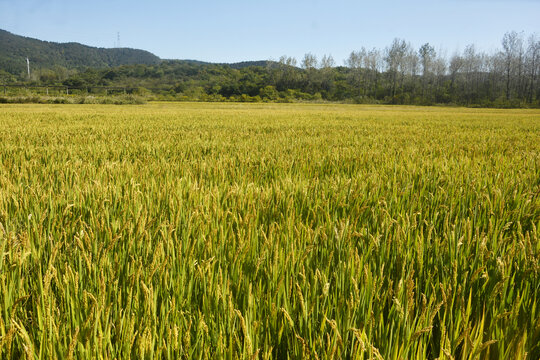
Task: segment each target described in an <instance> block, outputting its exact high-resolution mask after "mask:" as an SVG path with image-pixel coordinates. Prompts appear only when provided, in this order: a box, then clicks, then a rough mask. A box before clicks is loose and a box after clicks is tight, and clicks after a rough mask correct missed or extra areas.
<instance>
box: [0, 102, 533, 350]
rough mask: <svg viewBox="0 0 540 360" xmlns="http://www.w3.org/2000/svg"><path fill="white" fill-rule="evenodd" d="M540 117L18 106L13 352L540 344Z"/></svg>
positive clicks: (3, 337) (6, 178) (2, 212)
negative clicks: (539, 232)
mask: <svg viewBox="0 0 540 360" xmlns="http://www.w3.org/2000/svg"><path fill="white" fill-rule="evenodd" d="M539 227H540V112H539V111H538V110H480V109H462V108H420V107H418V108H417V107H378V106H377V107H375V106H372V107H369V106H352V105H298V104H297V105H285V104H281V105H279V104H272V105H271V104H258V105H253V104H252V105H241V104H202V103H201V104H187V103H186V104H160V103H153V104H148V105H142V106H107V105H1V106H0V358H2V359H19V358H25V357H26V358H28V359H52V358H59V359H60V358H67V359H71V358H73V359H96V358H97V359H99V358H102V359H113V358H116V359H127V358H132V359H142V358H145V359H182V358H183V359H192V358H193V359H215V358H227V359H270V358H278V359H287V358H290V359H435V358H439V359H538V358H540V264H539V261H540V244H539V234H538V231H539Z"/></svg>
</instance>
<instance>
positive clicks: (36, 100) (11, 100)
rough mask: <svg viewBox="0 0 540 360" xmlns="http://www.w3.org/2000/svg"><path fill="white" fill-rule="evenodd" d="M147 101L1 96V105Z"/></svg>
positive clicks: (141, 100)
mask: <svg viewBox="0 0 540 360" xmlns="http://www.w3.org/2000/svg"><path fill="white" fill-rule="evenodd" d="M145 103H146V100H145V99H144V98H143V97H141V96H137V95H118V96H110V97H105V96H90V95H89V96H40V95H26V96H0V104H111V105H141V104H145Z"/></svg>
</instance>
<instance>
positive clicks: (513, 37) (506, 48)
mask: <svg viewBox="0 0 540 360" xmlns="http://www.w3.org/2000/svg"><path fill="white" fill-rule="evenodd" d="M502 46H503V52H502V53H503V57H504V63H505V75H506V100H510V96H511V94H510V87H511V86H510V85H511V77H512V75H513V72H514V70H515V69H516V67H519V68H520V69H521V59H520V57H521V54H522V51H523V40H522V38H521V36H520V35H519V34H518V33H517V32H515V31H510V32H507V33H505V34H504V36H503V39H502ZM516 62H519V64H516ZM516 65H517V66H516Z"/></svg>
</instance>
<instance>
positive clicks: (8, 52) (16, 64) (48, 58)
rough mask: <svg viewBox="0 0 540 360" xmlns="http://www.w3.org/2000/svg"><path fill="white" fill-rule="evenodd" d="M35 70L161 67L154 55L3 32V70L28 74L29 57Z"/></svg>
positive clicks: (0, 54) (0, 59)
mask: <svg viewBox="0 0 540 360" xmlns="http://www.w3.org/2000/svg"><path fill="white" fill-rule="evenodd" d="M27 57H28V58H29V59H30V64H31V67H32V68H33V69H50V68H54V67H58V66H62V67H65V68H68V69H81V68H85V67H94V68H102V67H110V66H119V65H126V64H147V65H152V64H158V63H159V62H160V61H161V60H160V58H159V57H157V56H155V55H154V54H152V53H150V52H148V51H144V50H137V49H129V48H115V49H104V48H96V47H91V46H86V45H81V44H79V43H54V42H48V41H41V40H37V39H32V38H28V37H24V36H19V35H15V34H12V33H10V32H8V31H5V30H0V70H4V71H6V72H8V73H11V74H20V73H21V72H24V71H26V58H27Z"/></svg>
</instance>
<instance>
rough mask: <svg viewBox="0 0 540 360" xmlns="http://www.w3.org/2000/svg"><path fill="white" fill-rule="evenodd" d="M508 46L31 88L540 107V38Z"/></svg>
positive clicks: (47, 80) (101, 77) (70, 76)
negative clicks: (121, 88) (101, 88)
mask: <svg viewBox="0 0 540 360" xmlns="http://www.w3.org/2000/svg"><path fill="white" fill-rule="evenodd" d="M501 45H502V46H501V49H500V50H498V51H496V52H493V53H490V54H488V53H486V52H482V51H478V50H477V49H476V47H475V46H474V45H469V46H467V47H466V48H465V49H464V50H463V51H462V52H460V53H455V54H453V55H451V56H449V57H447V56H444V55H443V54H441V53H438V52H437V51H436V49H435V48H434V47H433V46H431V45H430V44H424V45H422V46H421V47H420V48H414V47H413V46H412V45H411V44H410V43H408V42H406V41H405V40H402V39H395V40H394V41H393V42H392V44H390V45H389V46H388V47H386V48H385V49H376V48H374V49H365V48H362V49H359V50H357V51H353V52H352V53H351V54H350V56H349V57H348V59H347V60H346V61H345V64H344V65H342V66H336V63H335V61H334V59H333V58H332V56H331V55H325V56H323V57H322V58H321V59H318V58H317V57H316V56H315V55H313V54H306V55H305V56H304V57H303V58H302V59H301V60H297V59H295V58H292V57H287V56H282V57H281V58H280V59H279V61H275V62H274V61H265V62H257V63H249V62H246V63H241V64H240V65H239V64H235V66H231V65H219V64H207V63H201V62H196V61H178V60H171V61H162V62H161V63H159V64H155V65H124V66H119V67H115V68H108V69H94V68H89V69H87V70H85V71H82V72H76V73H74V72H73V71H72V70H66V69H64V70H60V71H58V70H56V71H55V70H40V71H39V72H37V73H34V79H33V81H32V83H34V84H62V85H67V86H72V87H81V88H84V87H85V86H128V87H136V88H138V90H137V92H138V93H140V94H141V95H146V96H149V97H154V98H158V99H163V100H200V101H254V102H255V101H282V102H289V101H325V100H326V101H339V102H355V103H387V104H419V105H429V104H455V105H466V106H496V107H520V106H535V107H537V106H540V81H539V79H538V74H539V73H540V40H539V38H538V37H537V36H536V35H531V36H528V37H526V36H525V35H524V34H522V33H517V32H508V33H506V34H505V35H504V37H503V39H502V42H501ZM11 80H12V81H16V79H13V77H12V79H11Z"/></svg>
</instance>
